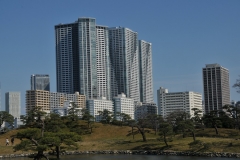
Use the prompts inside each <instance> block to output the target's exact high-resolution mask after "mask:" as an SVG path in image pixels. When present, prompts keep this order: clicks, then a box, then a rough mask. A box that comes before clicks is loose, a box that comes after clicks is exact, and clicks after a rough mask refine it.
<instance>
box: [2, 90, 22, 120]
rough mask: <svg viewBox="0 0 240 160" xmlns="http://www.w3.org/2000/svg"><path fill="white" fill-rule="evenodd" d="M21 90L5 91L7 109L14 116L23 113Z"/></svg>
mask: <svg viewBox="0 0 240 160" xmlns="http://www.w3.org/2000/svg"><path fill="white" fill-rule="evenodd" d="M20 95H21V94H20V92H7V93H5V106H6V111H7V112H8V113H9V114H11V115H12V116H13V117H20V115H21V96H20Z"/></svg>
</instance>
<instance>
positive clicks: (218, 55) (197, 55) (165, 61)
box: [0, 0, 240, 114]
mask: <svg viewBox="0 0 240 160" xmlns="http://www.w3.org/2000/svg"><path fill="white" fill-rule="evenodd" d="M78 17H94V18H96V21H97V24H99V25H105V26H109V27H116V26H122V27H127V28H130V29H132V30H133V31H137V32H138V38H139V39H142V40H146V41H148V42H151V43H152V56H153V82H154V98H155V102H157V98H156V92H157V89H158V88H159V87H160V86H162V87H165V88H168V89H169V91H170V92H178V91H196V92H200V93H203V85H202V68H203V67H205V64H211V63H219V64H220V65H222V66H223V67H225V68H227V69H229V73H230V90H231V100H236V101H239V100H240V94H238V93H236V90H235V89H234V88H232V85H233V84H234V83H235V82H236V79H237V78H239V75H240V53H239V52H240V0H210V1H209V0H121V1H117V0H0V56H1V58H0V82H1V94H2V96H1V99H2V100H1V108H2V110H5V100H4V99H5V93H6V92H9V91H20V92H21V108H22V109H21V110H22V114H25V93H26V90H29V89H30V76H31V74H49V75H50V79H51V84H50V85H51V91H53V92H55V91H56V67H55V38H54V37H55V33H54V25H57V24H59V23H71V22H74V21H76V20H77V18H78Z"/></svg>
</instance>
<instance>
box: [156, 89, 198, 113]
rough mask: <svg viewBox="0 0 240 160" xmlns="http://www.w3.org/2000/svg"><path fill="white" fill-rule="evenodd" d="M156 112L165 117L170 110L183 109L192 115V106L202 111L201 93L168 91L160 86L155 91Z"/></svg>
mask: <svg viewBox="0 0 240 160" xmlns="http://www.w3.org/2000/svg"><path fill="white" fill-rule="evenodd" d="M157 98H158V114H159V115H162V116H163V117H166V116H167V115H168V114H170V113H172V112H178V111H184V112H186V113H189V114H190V116H193V115H194V111H193V110H192V109H193V108H197V109H199V110H201V111H202V95H201V94H200V93H197V92H192V91H186V92H170V93H169V92H168V89H165V88H163V87H160V89H159V90H158V91H157Z"/></svg>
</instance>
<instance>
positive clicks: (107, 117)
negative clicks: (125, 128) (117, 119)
mask: <svg viewBox="0 0 240 160" xmlns="http://www.w3.org/2000/svg"><path fill="white" fill-rule="evenodd" d="M98 113H99V116H100V117H101V122H103V123H106V124H110V122H111V121H112V119H113V115H112V112H110V111H108V110H107V109H104V110H103V111H98Z"/></svg>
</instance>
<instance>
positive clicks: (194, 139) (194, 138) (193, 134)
mask: <svg viewBox="0 0 240 160" xmlns="http://www.w3.org/2000/svg"><path fill="white" fill-rule="evenodd" d="M192 136H193V141H194V142H195V141H196V137H195V133H194V132H193V131H192Z"/></svg>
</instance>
